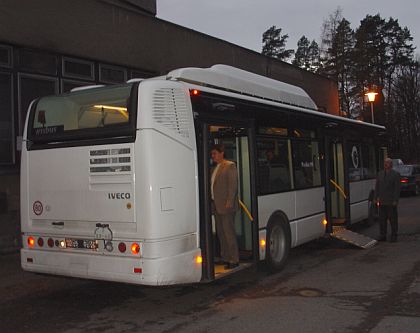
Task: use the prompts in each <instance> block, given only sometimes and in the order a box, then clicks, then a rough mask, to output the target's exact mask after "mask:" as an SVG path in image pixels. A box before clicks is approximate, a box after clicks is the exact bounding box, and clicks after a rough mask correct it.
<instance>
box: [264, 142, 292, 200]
mask: <svg viewBox="0 0 420 333" xmlns="http://www.w3.org/2000/svg"><path fill="white" fill-rule="evenodd" d="M257 153H258V188H259V193H260V194H269V193H276V192H283V191H288V190H291V188H292V181H291V179H292V177H291V174H290V150H289V141H288V140H282V139H274V138H273V139H271V138H270V139H269V138H264V139H263V138H259V139H257Z"/></svg>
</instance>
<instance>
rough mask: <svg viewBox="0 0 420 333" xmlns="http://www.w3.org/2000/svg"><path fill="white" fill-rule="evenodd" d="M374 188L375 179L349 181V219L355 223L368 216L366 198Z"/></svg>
mask: <svg viewBox="0 0 420 333" xmlns="http://www.w3.org/2000/svg"><path fill="white" fill-rule="evenodd" d="M374 188H375V179H367V180H362V181H355V182H351V183H350V219H351V223H357V222H359V221H362V220H364V219H366V218H367V217H368V212H369V209H368V208H369V205H368V199H369V194H370V192H371V191H372V190H373V189H374Z"/></svg>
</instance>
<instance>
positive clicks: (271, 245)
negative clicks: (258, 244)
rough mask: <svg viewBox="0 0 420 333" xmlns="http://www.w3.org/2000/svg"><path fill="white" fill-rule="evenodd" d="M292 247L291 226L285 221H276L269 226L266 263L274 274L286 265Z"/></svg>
mask: <svg viewBox="0 0 420 333" xmlns="http://www.w3.org/2000/svg"><path fill="white" fill-rule="evenodd" d="M290 245H291V233H290V225H289V223H287V222H286V221H285V220H284V219H282V218H280V219H275V220H272V221H270V222H269V223H268V226H267V249H266V251H267V252H266V256H267V257H266V262H267V266H268V269H269V270H270V271H272V272H276V271H280V270H281V269H282V268H283V267H284V265H285V264H286V261H287V257H288V256H289V252H290Z"/></svg>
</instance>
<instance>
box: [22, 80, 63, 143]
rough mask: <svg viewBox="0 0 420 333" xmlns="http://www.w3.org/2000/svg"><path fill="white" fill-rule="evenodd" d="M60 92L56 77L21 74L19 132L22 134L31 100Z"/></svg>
mask: <svg viewBox="0 0 420 333" xmlns="http://www.w3.org/2000/svg"><path fill="white" fill-rule="evenodd" d="M57 93H58V81H57V79H56V78H51V77H45V76H36V75H26V74H19V125H20V127H19V133H20V135H22V133H23V127H24V125H25V119H26V113H27V112H28V108H29V105H30V104H31V102H32V101H33V100H34V99H36V98H38V97H43V96H47V95H54V94H57Z"/></svg>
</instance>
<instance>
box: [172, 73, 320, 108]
mask: <svg viewBox="0 0 420 333" xmlns="http://www.w3.org/2000/svg"><path fill="white" fill-rule="evenodd" d="M166 78H167V79H168V80H170V79H173V80H178V81H184V82H189V83H193V84H196V85H200V86H206V87H211V88H217V89H224V90H228V91H231V92H236V93H239V94H243V95H248V96H253V97H258V98H263V99H267V100H271V101H275V102H280V103H284V104H288V105H294V106H299V107H302V108H306V109H310V110H316V111H318V107H317V106H316V104H315V102H314V101H313V100H312V99H311V97H309V95H308V94H307V93H306V92H305V91H304V90H303V89H302V88H299V87H297V86H294V85H291V84H288V83H285V82H281V81H277V80H273V79H270V78H268V77H265V76H262V75H258V74H254V73H251V72H247V71H244V70H241V69H238V68H235V67H231V66H227V65H214V66H212V67H210V68H194V67H189V68H180V69H176V70H173V71H171V72H169V73H168V75H167V76H166Z"/></svg>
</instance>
